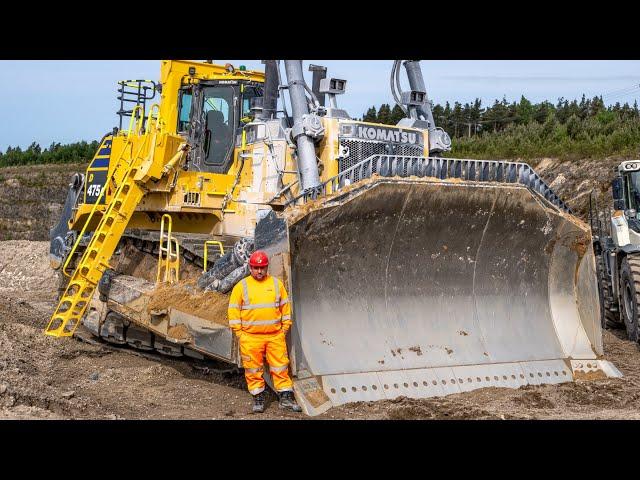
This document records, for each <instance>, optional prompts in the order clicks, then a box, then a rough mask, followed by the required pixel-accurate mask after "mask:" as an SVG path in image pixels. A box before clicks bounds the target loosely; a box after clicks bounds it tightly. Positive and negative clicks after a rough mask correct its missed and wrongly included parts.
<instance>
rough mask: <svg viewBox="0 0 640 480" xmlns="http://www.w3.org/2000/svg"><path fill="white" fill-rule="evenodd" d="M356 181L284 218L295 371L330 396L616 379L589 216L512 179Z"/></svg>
mask: <svg viewBox="0 0 640 480" xmlns="http://www.w3.org/2000/svg"><path fill="white" fill-rule="evenodd" d="M354 187H355V186H352V187H347V189H345V190H346V191H345V192H342V193H339V194H337V195H334V196H333V197H329V198H327V199H324V200H322V201H315V202H312V203H311V204H305V205H303V206H302V207H297V208H298V209H297V210H294V212H293V213H291V214H289V215H288V224H289V226H288V240H289V248H290V262H291V289H292V299H293V311H294V318H295V321H294V330H293V336H292V350H293V357H294V358H293V363H294V369H295V372H296V373H297V375H298V377H299V378H305V377H308V376H313V377H316V378H317V379H318V380H319V383H320V384H321V386H322V389H323V390H324V392H325V393H326V395H327V396H328V398H329V399H330V400H331V403H332V404H334V405H339V404H342V403H346V402H350V401H361V400H378V399H385V398H394V397H398V396H402V395H404V396H408V397H415V398H421V397H430V396H439V395H446V394H449V393H456V392H461V391H466V390H472V389H476V388H482V387H488V386H497V387H519V386H521V385H526V384H541V383H561V382H567V381H571V380H573V379H574V378H575V377H576V376H578V375H579V374H580V373H582V372H584V373H587V372H590V371H604V372H605V374H606V372H609V373H610V374H611V372H613V373H614V374H616V375H617V371H616V370H615V367H613V366H612V365H610V364H609V363H608V362H605V361H604V360H599V359H598V356H599V355H602V353H603V352H602V337H601V327H600V322H599V303H598V294H597V287H596V277H595V273H594V269H595V262H594V254H593V250H592V246H591V237H590V231H589V228H588V226H587V225H585V224H584V223H582V222H581V221H580V220H578V219H576V218H575V217H573V216H571V215H569V214H567V213H565V212H563V211H561V210H560V209H559V208H557V207H555V206H554V205H552V204H551V203H549V202H547V201H546V200H544V198H543V197H542V196H540V195H538V194H536V193H534V192H532V191H530V190H529V189H527V188H526V187H524V186H522V185H518V184H499V183H494V182H491V183H479V182H465V181H462V180H459V179H450V180H448V181H447V180H442V181H441V180H436V179H426V178H425V179H417V178H415V177H414V179H410V178H403V179H385V178H381V177H373V178H372V179H369V180H367V181H365V182H362V184H359V186H357V187H355V188H354Z"/></svg>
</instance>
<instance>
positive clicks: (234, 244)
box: [45, 60, 620, 415]
mask: <svg viewBox="0 0 640 480" xmlns="http://www.w3.org/2000/svg"><path fill="white" fill-rule="evenodd" d="M263 64H264V72H261V71H253V70H247V69H246V68H245V67H243V66H238V67H236V66H233V65H231V64H225V65H219V64H214V63H213V62H211V61H204V62H196V61H171V60H167V61H162V62H161V73H160V81H159V82H154V81H148V80H127V81H122V82H119V84H118V99H119V101H120V110H119V111H118V114H119V116H120V126H119V127H118V128H114V130H113V131H112V132H110V133H109V134H107V135H105V136H104V138H103V139H102V141H101V142H100V147H99V149H98V151H97V153H96V154H95V157H94V158H93V159H92V161H91V163H90V165H89V167H88V168H87V170H86V172H85V173H84V174H80V173H78V174H75V175H74V177H73V179H72V181H71V183H70V188H69V193H68V196H67V200H66V204H65V207H64V210H63V215H62V218H61V219H60V222H59V223H58V225H56V226H55V227H54V228H52V230H51V248H50V258H51V264H52V267H53V268H55V269H56V270H57V271H58V272H59V277H60V279H61V283H60V303H59V305H58V306H57V308H56V310H55V312H54V313H53V315H52V317H51V321H50V322H49V324H48V326H47V328H46V330H45V333H46V334H48V335H52V336H56V337H65V336H67V337H68V336H72V335H73V334H74V332H75V331H76V329H77V328H78V326H79V325H80V324H83V325H84V329H86V330H88V331H90V332H92V333H93V334H94V335H97V336H100V337H102V338H103V339H105V340H107V341H110V342H113V343H118V344H128V345H131V346H133V347H136V348H140V349H147V350H157V351H159V352H162V353H165V354H168V355H175V356H179V355H187V356H191V357H196V358H212V359H217V360H220V361H223V362H228V363H230V364H234V365H236V366H237V367H238V368H241V367H242V360H241V358H240V356H239V354H238V345H237V340H236V339H235V338H234V336H233V335H232V334H231V331H230V329H229V327H228V324H227V321H226V308H227V303H228V298H227V294H228V292H229V291H230V290H231V288H232V287H233V286H234V285H235V284H236V283H237V282H238V281H240V280H241V279H242V278H244V277H245V276H246V275H248V267H247V259H248V257H249V255H250V254H251V253H252V252H253V251H254V250H256V249H261V250H264V251H266V252H267V253H268V254H269V256H270V258H271V263H270V273H271V274H272V275H274V276H276V277H279V278H280V279H282V280H283V282H284V283H285V285H286V286H287V288H288V291H289V292H290V295H291V298H292V312H293V328H292V330H291V332H290V334H289V335H288V338H287V342H288V344H289V352H290V357H291V370H292V374H293V378H294V390H295V395H296V398H297V400H298V402H299V403H300V404H301V406H302V407H303V409H304V411H305V412H306V413H307V414H308V415H316V414H319V413H321V412H324V411H326V410H327V409H328V408H330V407H331V406H332V405H340V404H344V403H348V402H353V401H370V400H380V399H388V398H395V397H399V396H406V397H413V398H424V397H431V396H441V395H447V394H450V393H457V392H462V391H467V390H472V389H476V388H483V387H511V388H517V387H520V386H522V385H527V384H534V385H535V384H543V383H561V382H567V381H571V380H573V379H575V378H578V377H580V376H581V375H588V374H589V373H590V372H601V373H603V374H605V375H609V376H617V375H620V374H619V372H618V371H617V370H616V369H615V367H614V366H613V365H611V364H610V363H609V362H607V361H605V360H603V358H602V353H603V351H602V334H601V325H600V320H599V309H600V305H599V300H598V291H597V286H596V275H595V263H594V253H593V248H592V243H591V234H590V230H589V228H588V226H587V225H586V224H584V223H583V222H582V221H580V220H579V219H577V218H576V217H574V216H573V215H572V214H571V211H570V209H569V208H568V206H567V205H565V203H563V201H562V200H561V199H560V198H558V196H557V195H556V194H554V192H553V191H552V190H551V189H550V188H549V187H548V186H547V185H546V184H545V182H544V181H543V180H542V179H541V178H540V177H539V176H538V175H537V174H536V173H535V171H534V170H533V169H532V168H531V167H530V166H529V165H527V164H525V163H519V162H507V161H499V160H470V159H454V158H447V157H446V156H445V154H446V152H447V151H449V150H450V148H451V141H450V139H449V137H448V135H447V134H446V132H444V130H442V129H441V128H438V127H436V125H435V122H434V118H433V115H432V111H431V103H430V101H429V99H428V98H427V94H426V88H425V85H424V80H423V77H422V72H421V69H420V62H419V61H415V60H407V61H400V60H397V61H394V62H393V66H392V69H391V79H390V80H391V81H390V84H391V88H392V93H393V96H394V99H395V100H396V102H397V104H398V105H399V106H400V107H401V108H402V110H403V112H404V113H405V118H403V119H402V120H401V121H400V122H399V123H398V124H397V125H395V126H390V125H380V124H373V123H368V122H363V121H358V120H355V119H353V118H351V117H350V116H349V114H348V113H347V112H346V111H345V110H344V109H341V108H339V107H338V102H337V98H338V96H339V95H341V94H343V93H345V91H346V84H347V82H346V80H344V79H339V78H332V77H330V76H327V69H326V68H325V67H322V66H319V65H311V66H310V67H309V71H311V75H312V77H313V78H312V86H311V87H309V86H308V84H307V83H306V81H305V78H304V70H303V62H302V61H300V60H286V61H277V60H266V61H263ZM283 66H284V75H283V74H282V73H283V72H282V70H283V68H282V67H283ZM403 67H404V69H405V73H406V75H407V78H408V83H409V87H410V89H409V90H408V91H403V90H402V85H401V81H400V76H401V72H402V69H403ZM285 75H286V80H285ZM158 97H159V99H160V100H159V102H158V103H153V102H154V100H155V99H157V98H158ZM327 97H328V100H329V101H328V102H327V101H326V100H327ZM287 100H288V101H287ZM127 119H128V125H127ZM265 376H267V377H268V374H265Z"/></svg>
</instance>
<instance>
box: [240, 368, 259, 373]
mask: <svg viewBox="0 0 640 480" xmlns="http://www.w3.org/2000/svg"><path fill="white" fill-rule="evenodd" d="M244 371H245V372H246V373H258V372H260V371H262V367H260V368H245V369H244Z"/></svg>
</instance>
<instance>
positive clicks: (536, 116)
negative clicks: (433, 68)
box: [362, 95, 640, 158]
mask: <svg viewBox="0 0 640 480" xmlns="http://www.w3.org/2000/svg"><path fill="white" fill-rule="evenodd" d="M432 111H433V116H434V120H435V122H436V125H437V126H439V127H442V128H443V129H444V130H445V131H446V132H447V133H448V134H449V135H450V136H451V138H452V152H450V155H451V156H456V157H461V156H475V157H479V156H485V157H486V158H489V157H494V158H495V157H498V158H536V157H542V156H554V157H560V158H563V157H564V158H570V157H577V156H580V157H591V156H600V155H626V156H630V155H638V154H640V111H639V110H638V104H637V102H634V104H633V105H632V106H630V105H629V104H628V103H625V104H620V103H619V102H618V103H615V104H613V105H609V106H606V105H605V104H604V102H603V100H602V97H593V98H586V96H585V95H583V96H582V99H581V100H580V101H578V100H572V101H569V100H567V99H564V98H560V99H558V101H557V102H556V103H555V104H553V103H551V102H549V101H543V102H540V103H532V102H531V101H529V100H527V99H526V98H525V97H524V96H522V97H521V98H520V101H519V102H515V101H514V102H508V101H507V100H506V98H503V99H502V100H501V101H499V100H495V101H494V102H493V104H492V105H490V106H488V107H483V105H482V101H481V100H480V99H476V100H475V101H473V102H470V103H465V104H462V103H460V102H455V103H454V104H453V106H452V105H451V104H450V103H449V102H446V103H445V105H444V106H443V105H440V104H435V105H434V106H433V107H432ZM403 117H404V113H403V112H402V110H401V109H400V107H398V106H397V105H396V106H395V107H393V108H391V107H390V105H388V104H382V105H381V106H380V107H379V108H378V109H376V108H375V107H371V108H369V109H368V110H367V112H366V113H365V114H364V115H363V118H362V119H363V120H364V121H369V122H375V123H384V124H389V125H393V124H396V123H397V122H398V121H399V120H400V119H401V118H403Z"/></svg>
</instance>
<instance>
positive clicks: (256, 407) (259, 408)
mask: <svg viewBox="0 0 640 480" xmlns="http://www.w3.org/2000/svg"><path fill="white" fill-rule="evenodd" d="M262 412H264V393H263V392H260V393H258V394H256V395H254V396H253V413H262Z"/></svg>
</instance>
